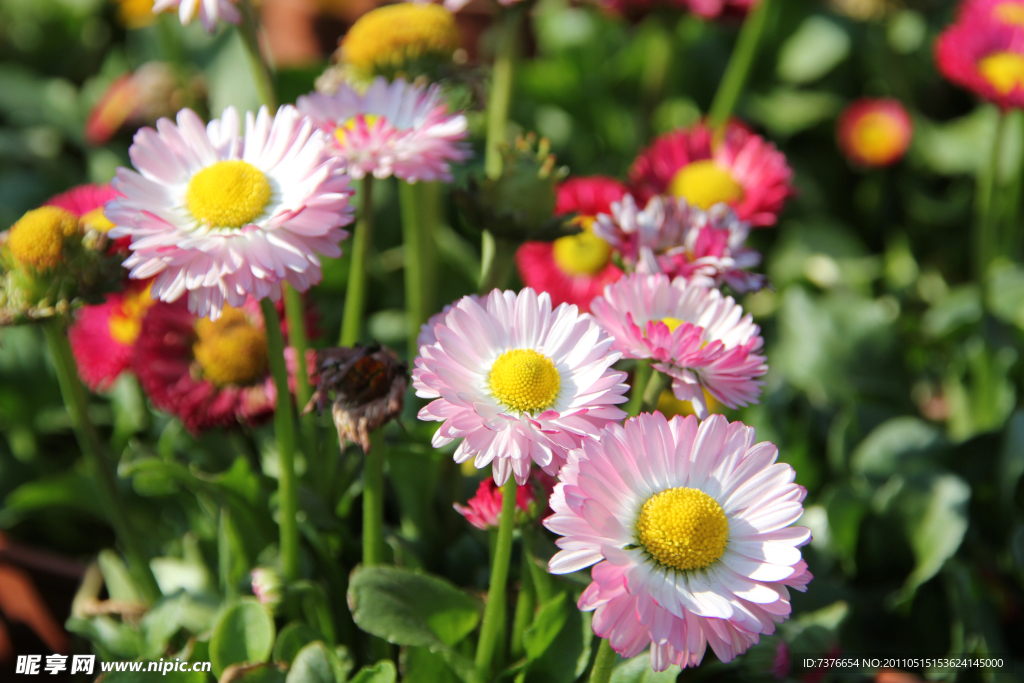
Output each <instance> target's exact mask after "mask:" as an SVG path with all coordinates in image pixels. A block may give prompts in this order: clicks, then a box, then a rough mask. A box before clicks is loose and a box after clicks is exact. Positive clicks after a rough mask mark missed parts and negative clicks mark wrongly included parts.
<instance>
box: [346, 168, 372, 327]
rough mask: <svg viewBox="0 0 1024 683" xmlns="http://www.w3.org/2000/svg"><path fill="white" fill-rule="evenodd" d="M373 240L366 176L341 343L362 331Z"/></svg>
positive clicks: (361, 192) (352, 255)
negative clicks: (368, 265) (369, 259)
mask: <svg viewBox="0 0 1024 683" xmlns="http://www.w3.org/2000/svg"><path fill="white" fill-rule="evenodd" d="M372 242H373V176H370V175H367V176H364V177H363V179H362V181H361V182H360V188H359V221H358V222H357V223H356V230H355V235H354V236H353V237H352V254H351V257H350V261H349V267H348V287H347V288H346V290H345V317H344V318H343V319H342V323H341V342H340V345H341V346H352V345H353V344H355V343H356V342H357V341H359V338H360V337H361V336H362V334H363V310H364V309H365V308H366V260H367V258H368V257H369V253H370V244H371V243H372Z"/></svg>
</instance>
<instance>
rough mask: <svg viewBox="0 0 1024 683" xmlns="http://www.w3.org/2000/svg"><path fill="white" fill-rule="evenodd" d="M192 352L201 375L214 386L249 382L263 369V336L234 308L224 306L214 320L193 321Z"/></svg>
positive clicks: (265, 344)
mask: <svg viewBox="0 0 1024 683" xmlns="http://www.w3.org/2000/svg"><path fill="white" fill-rule="evenodd" d="M195 329H196V336H197V337H198V339H197V340H196V342H195V344H193V346H192V354H193V355H194V356H195V359H196V361H198V363H199V366H200V367H201V368H202V370H203V376H204V377H205V378H206V379H208V380H210V381H211V382H213V383H214V384H216V385H218V386H224V385H226V384H249V383H251V382H253V381H254V380H256V379H259V378H260V377H262V376H263V374H264V373H265V372H266V370H267V336H266V334H265V333H264V332H263V330H261V329H259V328H258V327H256V326H255V325H253V324H252V323H251V322H250V321H249V318H248V317H247V316H246V314H245V313H243V312H242V311H240V310H238V309H237V308H225V309H224V312H223V313H222V314H221V316H220V318H219V319H217V320H216V321H213V320H209V319H207V318H200V319H199V320H197V321H196V328H195Z"/></svg>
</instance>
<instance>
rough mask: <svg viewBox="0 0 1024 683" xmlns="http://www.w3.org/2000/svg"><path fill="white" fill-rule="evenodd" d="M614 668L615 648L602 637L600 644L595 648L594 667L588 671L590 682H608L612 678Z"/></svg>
mask: <svg viewBox="0 0 1024 683" xmlns="http://www.w3.org/2000/svg"><path fill="white" fill-rule="evenodd" d="M614 669H615V650H613V649H612V646H611V645H610V644H609V643H608V641H607V640H606V639H605V638H602V639H601V645H600V647H598V648H597V657H596V658H595V659H594V668H593V669H591V671H590V683H608V681H610V680H612V671H613V670H614Z"/></svg>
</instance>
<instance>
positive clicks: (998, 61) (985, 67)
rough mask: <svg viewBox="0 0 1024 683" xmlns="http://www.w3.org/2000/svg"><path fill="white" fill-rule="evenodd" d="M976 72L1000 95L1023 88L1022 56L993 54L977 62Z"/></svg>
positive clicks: (1001, 53) (1023, 68)
mask: <svg viewBox="0 0 1024 683" xmlns="http://www.w3.org/2000/svg"><path fill="white" fill-rule="evenodd" d="M978 71H979V72H980V73H981V75H982V77H983V78H984V79H985V80H986V81H988V82H989V83H990V84H991V85H992V87H993V88H995V89H996V92H998V93H999V94H1001V95H1008V94H1009V93H1010V92H1012V91H1013V90H1014V89H1015V88H1020V87H1024V55H1021V54H1017V53H1016V52H995V53H993V54H990V55H989V56H987V57H985V58H983V59H982V60H981V61H980V62H978Z"/></svg>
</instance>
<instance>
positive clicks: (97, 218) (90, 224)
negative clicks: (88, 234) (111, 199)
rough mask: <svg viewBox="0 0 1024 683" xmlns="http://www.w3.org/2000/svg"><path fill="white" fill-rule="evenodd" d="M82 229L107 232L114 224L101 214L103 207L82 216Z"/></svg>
mask: <svg viewBox="0 0 1024 683" xmlns="http://www.w3.org/2000/svg"><path fill="white" fill-rule="evenodd" d="M82 227H84V228H85V229H86V230H95V231H96V232H107V231H108V230H110V229H111V228H112V227H114V224H113V223H112V222H111V221H110V219H109V218H107V217H106V215H105V214H104V213H103V207H102V206H101V207H99V208H98V209H93V210H92V211H90V212H89V213H87V214H85V215H84V216H82Z"/></svg>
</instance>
